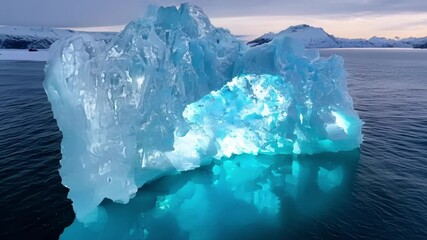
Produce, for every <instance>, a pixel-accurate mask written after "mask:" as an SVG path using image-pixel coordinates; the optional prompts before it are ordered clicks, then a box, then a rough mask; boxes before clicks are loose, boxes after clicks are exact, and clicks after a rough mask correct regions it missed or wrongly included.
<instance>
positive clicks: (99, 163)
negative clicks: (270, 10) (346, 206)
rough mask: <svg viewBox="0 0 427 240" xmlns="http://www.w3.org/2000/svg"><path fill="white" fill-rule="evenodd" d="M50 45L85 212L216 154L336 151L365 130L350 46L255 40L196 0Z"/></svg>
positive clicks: (58, 108)
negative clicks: (114, 32) (323, 54)
mask: <svg viewBox="0 0 427 240" xmlns="http://www.w3.org/2000/svg"><path fill="white" fill-rule="evenodd" d="M50 53H51V57H50V59H49V60H48V62H47V66H46V69H45V73H46V78H45V82H44V87H45V90H46V93H47V95H48V99H49V101H50V102H51V104H52V110H53V113H54V116H55V118H56V120H57V123H58V126H59V128H60V130H61V131H62V133H63V140H62V149H61V151H62V160H61V169H60V174H61V177H62V182H63V184H64V185H65V186H67V187H68V188H69V189H70V192H69V195H68V196H69V198H70V199H71V200H73V207H74V211H75V212H76V216H77V218H78V219H79V220H81V221H84V222H90V221H91V219H92V218H96V217H97V214H99V213H98V212H97V206H98V205H99V204H100V203H101V201H102V200H103V199H104V198H109V199H111V200H113V201H115V202H120V203H127V202H128V201H129V199H130V198H132V197H133V196H134V195H135V194H136V192H137V189H138V187H141V186H142V185H144V184H145V183H147V182H149V181H152V180H154V179H156V178H158V177H161V176H163V175H166V174H170V173H174V172H179V171H185V170H190V169H194V168H197V167H199V166H201V165H207V164H209V163H210V162H211V161H212V159H213V158H217V159H220V158H222V157H230V156H231V155H233V154H242V153H247V154H253V155H256V154H268V155H273V154H279V153H281V154H313V153H319V152H325V151H331V152H337V151H343V150H350V149H354V148H357V147H358V146H359V144H360V143H361V140H362V136H361V121H360V119H359V117H358V115H357V113H356V112H355V111H354V110H353V106H352V100H351V97H350V96H349V94H348V91H347V82H346V73H345V71H344V69H343V61H342V59H341V58H340V57H338V56H333V57H331V58H328V59H323V58H320V57H319V55H318V52H317V51H315V50H305V49H304V48H303V47H302V46H300V45H299V44H297V43H295V42H294V41H293V40H291V39H288V38H277V39H275V40H273V41H272V42H270V43H268V44H265V45H262V46H258V47H254V48H248V47H247V46H245V45H244V44H243V43H242V42H240V41H239V40H237V39H236V38H235V37H233V36H232V35H231V34H230V33H229V32H228V31H227V30H224V29H220V28H215V27H214V26H212V25H211V23H210V22H209V19H208V18H207V16H206V15H205V14H204V13H203V12H202V11H201V9H199V8H198V7H196V6H193V5H190V4H183V5H181V6H180V7H179V8H177V7H151V8H149V9H148V11H147V13H146V15H145V17H144V18H142V19H139V20H136V21H133V22H131V23H130V24H129V25H128V26H126V28H125V29H124V30H123V31H122V32H121V33H120V34H119V35H118V36H117V37H115V38H114V39H113V40H112V41H111V42H110V43H109V44H108V45H106V44H105V43H104V42H98V41H95V40H94V39H93V38H92V37H91V36H89V35H83V34H82V35H77V36H74V37H72V38H70V39H67V40H63V41H60V42H56V43H55V44H54V45H53V46H52V47H51V50H50ZM245 174H246V173H245ZM325 174H327V173H326V172H325ZM264 190H265V189H264ZM266 191H267V190H266Z"/></svg>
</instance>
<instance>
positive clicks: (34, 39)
mask: <svg viewBox="0 0 427 240" xmlns="http://www.w3.org/2000/svg"><path fill="white" fill-rule="evenodd" d="M76 33H79V32H77V31H73V30H68V29H54V28H47V27H13V26H3V27H0V49H29V48H36V49H48V48H49V47H50V45H51V44H52V43H53V42H55V41H57V40H60V39H65V38H70V37H72V36H73V35H75V34H76ZM86 33H88V34H90V35H92V36H93V37H94V38H95V39H97V40H104V41H109V40H111V38H113V37H114V36H115V35H116V33H112V32H86Z"/></svg>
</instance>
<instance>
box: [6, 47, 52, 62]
mask: <svg viewBox="0 0 427 240" xmlns="http://www.w3.org/2000/svg"><path fill="white" fill-rule="evenodd" d="M47 58H48V51H47V50H38V51H37V52H29V51H28V50H27V49H0V60H12V61H40V62H45V61H46V60H47Z"/></svg>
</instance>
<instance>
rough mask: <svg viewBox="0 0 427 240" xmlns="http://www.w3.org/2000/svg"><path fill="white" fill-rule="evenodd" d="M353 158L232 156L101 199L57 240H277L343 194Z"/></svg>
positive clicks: (355, 153)
mask: <svg viewBox="0 0 427 240" xmlns="http://www.w3.org/2000/svg"><path fill="white" fill-rule="evenodd" d="M358 159H359V151H358V150H353V151H346V152H338V153H322V154H316V155H270V156H268V155H257V156H255V155H246V154H241V155H235V156H233V157H231V158H229V159H222V160H221V161H214V164H212V165H211V166H207V167H202V168H199V169H196V170H194V171H187V172H185V173H182V174H180V175H172V176H165V177H163V178H162V179H160V180H158V181H155V182H153V183H150V184H146V185H145V186H143V187H142V189H141V191H138V193H137V195H136V196H135V197H134V198H133V199H131V200H130V201H129V203H128V204H125V205H123V204H116V203H112V202H111V201H106V202H105V203H103V204H102V205H101V206H100V214H99V217H98V218H97V219H96V221H94V222H92V223H89V224H82V223H81V222H79V221H77V220H75V221H74V223H73V224H72V225H71V226H69V227H67V228H66V229H65V230H64V233H63V234H62V235H61V237H60V239H63V240H74V239H171V238H172V239H180V240H185V239H191V240H193V239H194V240H199V239H204V240H209V239H212V240H214V239H223V240H228V239H284V238H286V237H285V236H286V235H285V236H284V234H283V232H284V231H287V232H289V231H292V227H294V226H295V222H300V221H301V216H305V217H307V218H311V219H312V218H316V217H317V216H319V215H322V214H325V213H328V212H329V211H330V210H331V209H333V208H334V207H336V205H337V204H338V203H339V202H340V201H343V199H345V198H347V197H350V196H351V186H352V183H353V181H352V179H353V178H354V175H355V172H356V167H357V162H358ZM299 234H300V233H299ZM287 235H288V234H287ZM171 236H173V237H171ZM296 237H299V238H303V237H302V236H300V235H298V236H296ZM289 238H292V237H289Z"/></svg>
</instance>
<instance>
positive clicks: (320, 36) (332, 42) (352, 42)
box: [248, 24, 427, 48]
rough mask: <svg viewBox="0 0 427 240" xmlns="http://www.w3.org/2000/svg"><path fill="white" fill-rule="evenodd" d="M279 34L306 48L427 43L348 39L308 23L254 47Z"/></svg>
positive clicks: (419, 40)
mask: <svg viewBox="0 0 427 240" xmlns="http://www.w3.org/2000/svg"><path fill="white" fill-rule="evenodd" d="M278 36H286V37H292V38H294V39H296V40H298V41H300V42H302V43H303V44H304V46H305V47H306V48H393V47H398V48H412V47H414V46H419V45H423V44H424V43H427V37H424V38H404V39H399V38H395V39H387V38H383V37H372V38H370V39H368V40H367V39H361V38H358V39H348V38H338V37H334V36H333V35H331V34H328V33H327V32H325V30H323V28H318V27H312V26H310V25H307V24H302V25H296V26H291V27H289V28H287V29H285V30H283V31H281V32H279V33H271V32H270V33H267V34H264V35H262V36H261V37H258V38H256V39H254V40H252V41H250V42H248V45H249V46H251V47H253V46H257V45H261V44H264V43H267V42H270V41H271V40H272V39H273V38H275V37H278Z"/></svg>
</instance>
